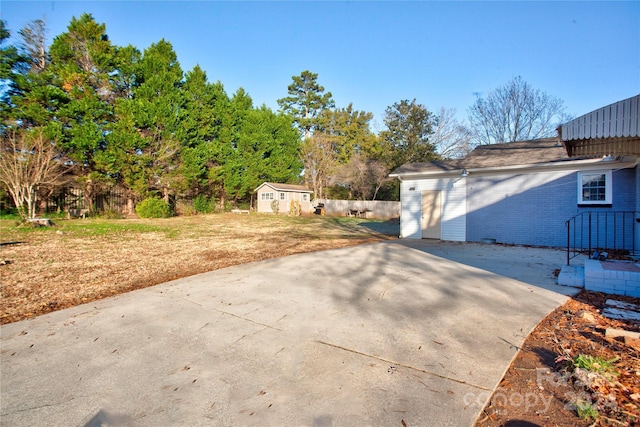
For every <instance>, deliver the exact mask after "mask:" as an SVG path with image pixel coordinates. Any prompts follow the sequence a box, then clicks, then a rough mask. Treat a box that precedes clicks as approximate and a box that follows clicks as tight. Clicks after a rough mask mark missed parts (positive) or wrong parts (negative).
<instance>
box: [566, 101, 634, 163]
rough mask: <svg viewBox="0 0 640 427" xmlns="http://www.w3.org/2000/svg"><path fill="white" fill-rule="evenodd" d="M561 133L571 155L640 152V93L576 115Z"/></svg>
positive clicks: (615, 154)
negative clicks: (578, 115)
mask: <svg viewBox="0 0 640 427" xmlns="http://www.w3.org/2000/svg"><path fill="white" fill-rule="evenodd" d="M558 133H559V134H560V139H561V140H562V143H563V144H564V146H565V149H566V150H567V154H568V155H569V157H580V156H640V95H636V96H633V97H631V98H628V99H624V100H622V101H618V102H614V103H613V104H609V105H607V106H606V107H602V108H598V109H597V110H594V111H592V112H590V113H587V114H584V115H582V116H580V117H578V118H576V119H573V120H571V121H569V122H567V123H565V124H563V125H562V126H560V127H559V128H558Z"/></svg>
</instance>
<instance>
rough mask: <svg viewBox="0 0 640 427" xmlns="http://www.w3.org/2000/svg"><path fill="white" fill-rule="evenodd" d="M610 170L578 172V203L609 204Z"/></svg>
mask: <svg viewBox="0 0 640 427" xmlns="http://www.w3.org/2000/svg"><path fill="white" fill-rule="evenodd" d="M611 193H612V190H611V171H610V170H609V171H589V172H578V204H579V205H610V204H611V200H612V194H611Z"/></svg>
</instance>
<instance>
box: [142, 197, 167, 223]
mask: <svg viewBox="0 0 640 427" xmlns="http://www.w3.org/2000/svg"><path fill="white" fill-rule="evenodd" d="M136 213H137V214H138V216H140V218H168V217H170V216H171V208H170V207H169V204H168V203H167V202H165V201H164V200H162V199H161V198H159V197H149V198H147V199H144V200H143V201H141V202H140V203H138V204H137V205H136Z"/></svg>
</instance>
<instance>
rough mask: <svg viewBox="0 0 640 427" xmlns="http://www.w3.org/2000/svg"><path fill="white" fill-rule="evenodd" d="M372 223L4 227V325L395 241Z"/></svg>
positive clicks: (211, 221) (193, 220) (234, 218)
mask: <svg viewBox="0 0 640 427" xmlns="http://www.w3.org/2000/svg"><path fill="white" fill-rule="evenodd" d="M368 223H371V221H368V222H367V221H363V220H356V219H347V218H344V219H337V218H319V217H306V218H304V217H298V218H291V217H276V216H258V215H242V216H241V215H232V214H225V215H206V216H196V217H180V218H171V219H167V220H93V219H91V220H82V219H77V220H70V221H56V226H55V227H52V228H41V229H36V230H33V229H23V228H16V227H15V226H14V225H13V223H12V222H11V221H3V225H2V229H1V236H2V241H3V244H2V246H0V251H1V252H0V260H3V261H6V262H5V263H4V264H2V265H0V295H1V297H2V298H1V300H0V312H1V317H0V323H2V324H5V323H11V322H15V321H18V320H23V319H28V318H32V317H35V316H38V315H41V314H44V313H48V312H51V311H55V310H60V309H63V308H67V307H71V306H75V305H78V304H82V303H86V302H90V301H93V300H96V299H100V298H105V297H109V296H113V295H117V294H119V293H122V292H127V291H131V290H134V289H139V288H144V287H147V286H152V285H156V284H159V283H163V282H166V281H169V280H173V279H177V278H181V277H186V276H191V275H194V274H198V273H204V272H207V271H212V270H216V269H220V268H224V267H229V266H233V265H239V264H244V263H248V262H253V261H260V260H264V259H268V258H275V257H280V256H285V255H292V254H297V253H304V252H313V251H318V250H324V249H332V248H341V247H345V246H350V245H357V244H361V243H365V242H371V241H376V240H381V239H390V238H392V237H391V236H389V235H385V234H382V233H378V232H375V231H372V230H371V227H367V224H368ZM396 235H397V233H396Z"/></svg>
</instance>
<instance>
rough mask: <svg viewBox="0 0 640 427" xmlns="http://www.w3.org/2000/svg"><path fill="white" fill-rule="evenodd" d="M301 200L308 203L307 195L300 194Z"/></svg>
mask: <svg viewBox="0 0 640 427" xmlns="http://www.w3.org/2000/svg"><path fill="white" fill-rule="evenodd" d="M302 200H303V201H305V202H308V201H309V195H308V194H307V193H303V194H302Z"/></svg>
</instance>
